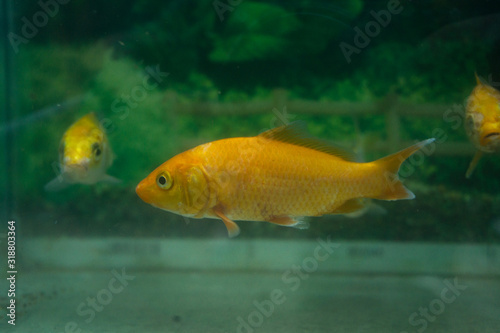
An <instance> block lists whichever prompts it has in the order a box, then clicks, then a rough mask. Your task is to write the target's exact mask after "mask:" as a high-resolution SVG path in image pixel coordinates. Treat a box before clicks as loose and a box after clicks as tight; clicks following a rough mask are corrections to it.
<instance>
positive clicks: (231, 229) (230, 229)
mask: <svg viewBox="0 0 500 333" xmlns="http://www.w3.org/2000/svg"><path fill="white" fill-rule="evenodd" d="M214 213H215V215H217V216H218V217H220V219H221V220H222V222H224V225H225V226H226V228H227V234H228V235H229V237H231V238H233V237H236V236H238V235H239V234H240V227H238V225H237V224H236V223H234V221H231V220H230V219H229V218H227V216H226V215H224V213H223V212H222V209H220V208H214Z"/></svg>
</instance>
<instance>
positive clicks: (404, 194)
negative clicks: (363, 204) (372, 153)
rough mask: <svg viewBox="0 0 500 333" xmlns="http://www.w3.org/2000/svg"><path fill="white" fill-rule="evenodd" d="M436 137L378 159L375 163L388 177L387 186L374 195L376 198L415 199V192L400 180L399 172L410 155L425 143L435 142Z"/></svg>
mask: <svg viewBox="0 0 500 333" xmlns="http://www.w3.org/2000/svg"><path fill="white" fill-rule="evenodd" d="M434 140H435V139H427V140H424V141H421V142H419V143H417V144H415V145H413V146H411V147H408V148H406V149H403V150H401V151H399V152H397V153H395V154H392V155H389V156H386V157H384V158H381V159H379V160H376V161H375V162H373V163H375V164H376V165H378V166H379V167H380V169H381V170H382V172H383V173H384V176H385V177H386V179H387V186H386V187H385V189H384V190H383V191H382V193H381V194H380V195H379V196H377V197H374V199H380V200H401V199H413V198H415V194H413V193H412V192H411V191H410V190H409V189H407V188H406V187H405V186H404V185H403V183H401V181H400V180H399V177H398V172H399V168H400V167H401V164H403V162H404V161H405V160H406V159H407V158H408V157H410V156H411V155H412V154H414V153H415V152H417V151H418V150H420V149H421V148H422V147H424V146H425V145H428V144H429V143H431V142H434Z"/></svg>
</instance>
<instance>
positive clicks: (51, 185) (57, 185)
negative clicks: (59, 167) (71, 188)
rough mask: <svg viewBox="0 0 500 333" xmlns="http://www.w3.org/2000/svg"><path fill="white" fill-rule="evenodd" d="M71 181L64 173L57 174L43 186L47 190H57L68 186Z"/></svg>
mask: <svg viewBox="0 0 500 333" xmlns="http://www.w3.org/2000/svg"><path fill="white" fill-rule="evenodd" d="M68 185H69V183H68V182H67V181H65V180H64V177H63V176H62V175H59V176H57V177H56V178H54V179H52V180H51V181H50V182H48V183H47V184H46V185H45V186H44V187H43V188H44V189H45V191H47V192H57V191H60V190H62V189H65V188H66V187H68Z"/></svg>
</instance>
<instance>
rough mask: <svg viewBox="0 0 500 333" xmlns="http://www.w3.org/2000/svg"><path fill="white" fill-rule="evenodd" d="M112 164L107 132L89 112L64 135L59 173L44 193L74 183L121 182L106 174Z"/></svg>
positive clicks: (61, 144) (93, 114) (60, 147)
mask: <svg viewBox="0 0 500 333" xmlns="http://www.w3.org/2000/svg"><path fill="white" fill-rule="evenodd" d="M112 162H113V153H112V151H111V147H110V146H109V142H108V138H107V136H106V133H105V132H104V129H103V128H102V127H101V125H100V124H99V121H98V120H97V118H96V115H95V113H94V112H91V113H89V114H87V115H86V116H84V117H82V118H80V119H79V120H78V121H76V122H75V123H74V124H73V125H71V126H70V128H68V129H67V130H66V132H65V133H64V135H63V137H62V139H61V143H60V145H59V166H60V169H61V170H60V172H61V173H60V174H59V175H58V176H57V177H56V178H54V179H53V180H52V181H50V182H49V183H48V184H47V185H45V190H47V191H58V190H61V189H63V188H65V187H66V186H68V185H69V184H74V183H80V184H94V183H97V182H100V181H106V182H112V183H117V182H120V181H119V180H118V179H116V178H114V177H112V176H109V175H107V174H106V170H107V169H108V168H109V167H110V166H111V164H112Z"/></svg>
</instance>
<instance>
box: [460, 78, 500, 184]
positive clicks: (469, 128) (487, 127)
mask: <svg viewBox="0 0 500 333" xmlns="http://www.w3.org/2000/svg"><path fill="white" fill-rule="evenodd" d="M476 81H477V85H476V87H475V88H474V90H473V91H472V93H471V94H470V96H469V98H468V100H467V107H466V113H465V131H466V133H467V136H468V137H469V139H470V140H471V141H472V143H473V144H474V146H475V147H476V149H477V152H476V154H475V156H474V158H473V160H472V162H471V163H470V165H469V168H468V170H467V173H466V177H467V178H469V177H470V176H471V175H472V172H473V171H474V169H475V167H476V166H477V163H478V162H479V159H480V158H481V156H482V155H483V153H493V152H498V151H500V92H499V91H498V90H496V89H495V88H493V87H491V86H490V85H488V84H486V83H483V82H481V80H480V79H479V78H478V76H477V75H476Z"/></svg>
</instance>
